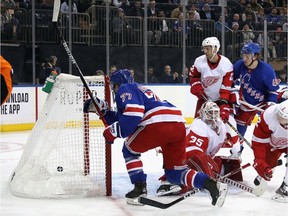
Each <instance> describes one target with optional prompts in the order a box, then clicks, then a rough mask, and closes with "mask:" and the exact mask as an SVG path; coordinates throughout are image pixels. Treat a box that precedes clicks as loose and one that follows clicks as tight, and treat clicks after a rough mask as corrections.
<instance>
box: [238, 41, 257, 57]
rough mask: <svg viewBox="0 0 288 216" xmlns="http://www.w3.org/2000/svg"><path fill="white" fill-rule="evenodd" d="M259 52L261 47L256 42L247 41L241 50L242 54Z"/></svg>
mask: <svg viewBox="0 0 288 216" xmlns="http://www.w3.org/2000/svg"><path fill="white" fill-rule="evenodd" d="M260 52H261V47H260V45H259V44H258V43H248V44H246V45H245V46H244V47H243V48H242V50H241V53H242V54H252V55H255V54H259V53H260Z"/></svg>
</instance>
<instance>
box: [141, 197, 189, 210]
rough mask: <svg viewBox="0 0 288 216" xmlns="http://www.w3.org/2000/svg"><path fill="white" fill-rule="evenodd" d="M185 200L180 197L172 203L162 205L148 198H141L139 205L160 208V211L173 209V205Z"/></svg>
mask: <svg viewBox="0 0 288 216" xmlns="http://www.w3.org/2000/svg"><path fill="white" fill-rule="evenodd" d="M183 199H185V198H184V197H180V198H178V199H176V200H174V201H173V202H171V203H161V202H158V201H156V200H152V199H149V198H146V197H139V199H138V201H139V203H142V204H144V205H149V206H153V207H156V208H160V209H167V208H169V207H171V206H172V205H174V204H176V203H178V202H180V201H182V200H183Z"/></svg>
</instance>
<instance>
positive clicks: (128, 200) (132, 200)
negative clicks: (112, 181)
mask: <svg viewBox="0 0 288 216" xmlns="http://www.w3.org/2000/svg"><path fill="white" fill-rule="evenodd" d="M146 196H147V195H146V194H143V195H141V196H139V197H146ZM139 197H136V198H126V203H127V204H128V205H134V206H144V204H142V203H140V202H139V201H138V199H139Z"/></svg>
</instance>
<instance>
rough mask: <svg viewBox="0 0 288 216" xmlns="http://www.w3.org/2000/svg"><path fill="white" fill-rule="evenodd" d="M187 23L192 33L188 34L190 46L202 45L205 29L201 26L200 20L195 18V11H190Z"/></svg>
mask: <svg viewBox="0 0 288 216" xmlns="http://www.w3.org/2000/svg"><path fill="white" fill-rule="evenodd" d="M187 23H188V24H187V25H188V27H189V29H190V34H188V45H190V46H200V45H201V42H202V38H203V35H204V29H203V27H202V26H201V24H200V22H199V20H196V19H195V12H194V11H189V12H188V20H187Z"/></svg>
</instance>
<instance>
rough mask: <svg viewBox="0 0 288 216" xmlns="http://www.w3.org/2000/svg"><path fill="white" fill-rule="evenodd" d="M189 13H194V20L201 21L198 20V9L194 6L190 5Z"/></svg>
mask: <svg viewBox="0 0 288 216" xmlns="http://www.w3.org/2000/svg"><path fill="white" fill-rule="evenodd" d="M190 11H193V12H194V16H195V20H201V19H200V14H199V12H198V7H197V6H196V4H192V6H191V8H190Z"/></svg>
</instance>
